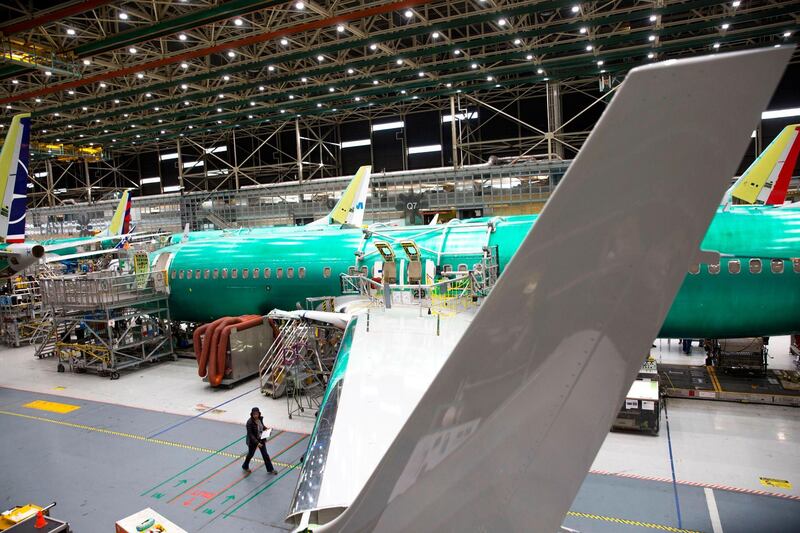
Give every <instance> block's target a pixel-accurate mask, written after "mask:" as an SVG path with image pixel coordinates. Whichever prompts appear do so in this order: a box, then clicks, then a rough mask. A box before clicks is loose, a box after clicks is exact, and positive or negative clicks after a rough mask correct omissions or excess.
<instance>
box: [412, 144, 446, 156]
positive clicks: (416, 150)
mask: <svg viewBox="0 0 800 533" xmlns="http://www.w3.org/2000/svg"><path fill="white" fill-rule="evenodd" d="M441 151H442V145H441V144H428V145H426V146H411V147H409V149H408V155H411V154H425V153H428V152H441Z"/></svg>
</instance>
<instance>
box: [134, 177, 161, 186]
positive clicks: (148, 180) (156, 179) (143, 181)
mask: <svg viewBox="0 0 800 533" xmlns="http://www.w3.org/2000/svg"><path fill="white" fill-rule="evenodd" d="M149 183H161V177H160V176H156V177H154V178H142V179H140V180H139V185H147V184H149Z"/></svg>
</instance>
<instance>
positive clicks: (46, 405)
mask: <svg viewBox="0 0 800 533" xmlns="http://www.w3.org/2000/svg"><path fill="white" fill-rule="evenodd" d="M22 407H27V408H29V409H39V410H40V411H50V412H52V413H59V414H62V415H63V414H66V413H71V412H72V411H76V410H78V409H80V408H81V406H80V405H70V404H68V403H58V402H48V401H46V400H35V401H33V402H30V403H26V404H25V405H23V406H22Z"/></svg>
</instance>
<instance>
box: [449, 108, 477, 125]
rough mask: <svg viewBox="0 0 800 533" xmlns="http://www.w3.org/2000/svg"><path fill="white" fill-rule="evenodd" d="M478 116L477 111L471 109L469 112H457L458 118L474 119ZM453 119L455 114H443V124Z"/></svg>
mask: <svg viewBox="0 0 800 533" xmlns="http://www.w3.org/2000/svg"><path fill="white" fill-rule="evenodd" d="M476 118H478V112H477V111H470V112H468V113H456V120H473V119H476ZM452 121H453V115H442V124H446V123H448V122H452Z"/></svg>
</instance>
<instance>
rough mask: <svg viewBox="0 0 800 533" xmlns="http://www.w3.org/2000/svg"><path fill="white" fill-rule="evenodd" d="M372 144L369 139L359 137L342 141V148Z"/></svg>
mask: <svg viewBox="0 0 800 533" xmlns="http://www.w3.org/2000/svg"><path fill="white" fill-rule="evenodd" d="M370 144H372V141H370V140H369V139H360V140H358V141H344V142H343V143H342V148H355V147H356V146H369V145H370Z"/></svg>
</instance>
